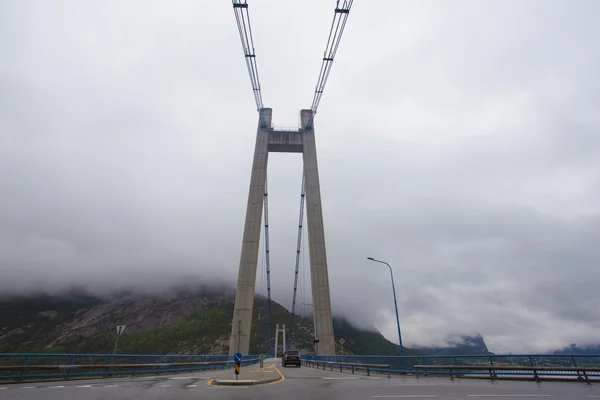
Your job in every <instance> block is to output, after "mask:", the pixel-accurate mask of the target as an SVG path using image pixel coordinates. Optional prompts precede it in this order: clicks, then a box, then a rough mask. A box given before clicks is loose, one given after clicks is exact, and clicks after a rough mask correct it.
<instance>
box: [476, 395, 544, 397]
mask: <svg viewBox="0 0 600 400" xmlns="http://www.w3.org/2000/svg"><path fill="white" fill-rule="evenodd" d="M467 397H554V395H553V394H468V395H467Z"/></svg>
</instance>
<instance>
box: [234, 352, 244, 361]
mask: <svg viewBox="0 0 600 400" xmlns="http://www.w3.org/2000/svg"><path fill="white" fill-rule="evenodd" d="M233 361H234V362H235V363H239V362H240V361H242V354H241V353H235V354H234V355H233Z"/></svg>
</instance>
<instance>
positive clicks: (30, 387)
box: [23, 386, 37, 389]
mask: <svg viewBox="0 0 600 400" xmlns="http://www.w3.org/2000/svg"><path fill="white" fill-rule="evenodd" d="M36 387H37V386H23V389H35V388H36Z"/></svg>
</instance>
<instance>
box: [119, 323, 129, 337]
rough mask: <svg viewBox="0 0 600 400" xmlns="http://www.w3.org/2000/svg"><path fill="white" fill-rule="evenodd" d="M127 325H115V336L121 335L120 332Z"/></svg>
mask: <svg viewBox="0 0 600 400" xmlns="http://www.w3.org/2000/svg"><path fill="white" fill-rule="evenodd" d="M126 326H127V325H117V336H121V333H123V331H124V330H125V327H126Z"/></svg>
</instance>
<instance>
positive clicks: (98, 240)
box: [0, 0, 600, 353]
mask: <svg viewBox="0 0 600 400" xmlns="http://www.w3.org/2000/svg"><path fill="white" fill-rule="evenodd" d="M249 4H250V14H251V18H252V24H253V25H252V27H253V33H254V39H255V44H256V53H257V62H258V67H259V72H260V77H261V85H262V89H263V98H264V102H265V106H267V107H272V108H273V118H274V123H275V125H286V126H296V125H297V121H298V115H299V110H300V109H301V108H309V106H310V101H311V98H312V97H311V96H312V93H313V91H314V87H315V83H316V79H317V75H318V72H319V68H320V62H321V58H322V55H323V49H324V47H325V42H326V39H327V34H328V32H329V27H330V23H331V18H332V14H333V8H334V7H335V1H333V0H332V1H329V0H328V1H317V0H307V1H304V2H302V3H298V4H294V5H293V6H292V5H291V4H289V3H286V2H272V1H267V0H251V1H249ZM599 13H600V3H598V2H597V1H594V0H581V1H578V2H567V1H566V0H564V1H558V0H552V1H542V0H530V1H511V0H509V1H503V2H497V1H477V2H475V1H466V0H464V1H461V0H458V1H453V2H446V1H443V0H429V1H419V2H410V1H391V0H381V1H378V2H371V1H364V0H358V1H356V2H355V4H354V6H353V8H352V12H351V15H350V17H349V20H348V24H347V27H346V31H345V33H344V38H343V40H342V43H341V45H340V49H339V51H338V53H337V56H336V60H335V63H334V66H333V70H332V73H331V77H330V79H329V82H328V85H327V88H326V90H325V94H324V96H323V101H322V102H321V105H320V108H319V113H318V114H317V116H316V121H315V129H316V135H317V151H318V155H319V168H320V177H321V191H322V196H323V212H324V219H325V229H326V240H327V251H328V263H329V277H330V282H331V293H332V303H333V308H334V311H335V313H337V314H339V315H343V316H345V317H347V318H348V319H349V320H350V321H351V322H352V323H354V324H358V325H359V326H361V327H365V326H376V327H377V328H379V329H380V330H381V331H382V333H383V334H384V335H385V336H386V337H387V338H388V339H390V340H392V341H396V342H397V337H396V321H395V316H394V306H393V301H392V293H391V287H390V279H389V271H388V270H387V268H386V267H385V266H384V265H379V264H373V263H370V262H369V261H367V260H366V258H367V257H369V256H372V257H376V258H379V259H382V260H385V261H388V262H389V263H390V264H391V265H392V267H393V268H394V273H395V280H396V290H397V294H398V303H399V309H400V318H401V323H402V334H403V341H404V344H405V345H406V346H417V345H420V346H429V347H436V346H441V345H443V342H444V341H445V340H446V339H447V338H448V337H455V336H456V335H461V334H473V335H474V334H477V333H478V334H481V335H482V336H483V337H484V338H485V342H486V344H487V346H488V348H489V349H490V351H493V352H496V353H501V352H514V353H517V352H522V351H532V352H534V351H539V352H546V351H551V350H555V349H561V348H563V347H566V346H569V345H570V344H571V343H577V344H578V345H580V346H585V345H586V344H594V343H600V290H598V282H600V268H598V265H599V264H600V248H599V246H598V243H599V240H600V135H598V132H599V131H600V96H599V95H598V94H599V93H600V83H599V80H598V78H597V71H598V70H600V48H599V47H598V45H597V43H596V42H597V38H598V37H600V26H599V25H598V24H597V23H596V16H597V15H598V14H599ZM306 21H311V22H310V29H308V25H307V22H306ZM282 32H285V34H282ZM0 55H1V56H2V62H1V63H0V293H2V294H4V295H6V294H14V293H28V292H31V291H35V290H37V289H40V288H42V289H44V290H50V291H52V290H59V289H64V288H68V287H71V286H73V285H84V286H86V287H88V288H90V289H91V290H93V291H96V292H106V291H109V290H112V289H115V288H123V287H130V286H132V287H135V288H138V289H139V290H147V291H148V290H149V291H154V290H163V289H165V288H169V287H171V286H172V285H174V284H179V283H181V282H190V281H193V282H196V281H197V282H202V283H213V282H214V283H215V284H219V285H220V284H222V283H225V284H229V285H235V282H236V279H237V269H238V263H239V251H240V246H241V237H242V229H243V222H244V213H245V207H246V201H247V192H248V183H249V178H250V167H251V163H252V151H253V147H254V140H255V134H256V125H257V113H256V111H255V110H254V103H253V98H252V93H251V88H250V84H249V82H248V76H247V72H246V69H245V62H244V57H243V55H242V50H241V46H240V43H239V35H238V32H237V29H236V26H235V19H234V15H233V11H232V9H231V4H230V3H228V2H214V4H211V5H210V6H209V5H207V4H205V2H197V1H191V0H179V1H177V2H169V3H168V4H167V3H165V2H159V1H143V2H142V1H139V0H131V1H128V2H105V3H101V2H98V3H96V4H91V3H88V2H79V1H76V0H64V1H54V2H51V3H50V2H45V1H32V2H22V1H19V0H7V1H3V2H2V3H1V4H0ZM301 172H302V171H301V158H300V156H299V155H290V154H273V155H270V156H269V216H270V236H271V240H270V245H271V265H272V274H271V275H272V293H273V297H274V298H275V299H276V300H277V301H279V302H280V303H282V304H283V305H286V306H288V307H289V306H291V299H292V288H293V279H294V262H295V250H296V230H297V224H298V221H297V219H298V208H299V201H300V186H301V177H302V176H301ZM305 239H306V235H305ZM301 254H302V259H301V260H302V262H301V272H300V289H299V296H300V300H301V301H303V302H310V281H309V279H310V278H309V271H308V248H307V247H306V246H303V250H302V253H301ZM259 270H260V271H261V272H259V274H258V277H257V291H258V292H261V293H264V292H265V290H266V280H265V276H264V256H263V255H262V252H261V256H260V260H259ZM303 311H306V312H308V311H307V310H303Z"/></svg>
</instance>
